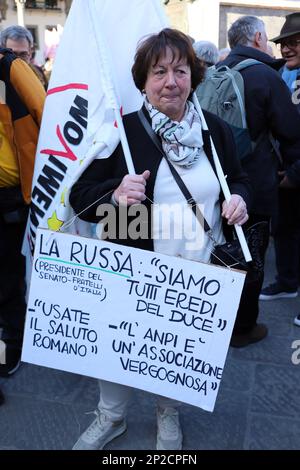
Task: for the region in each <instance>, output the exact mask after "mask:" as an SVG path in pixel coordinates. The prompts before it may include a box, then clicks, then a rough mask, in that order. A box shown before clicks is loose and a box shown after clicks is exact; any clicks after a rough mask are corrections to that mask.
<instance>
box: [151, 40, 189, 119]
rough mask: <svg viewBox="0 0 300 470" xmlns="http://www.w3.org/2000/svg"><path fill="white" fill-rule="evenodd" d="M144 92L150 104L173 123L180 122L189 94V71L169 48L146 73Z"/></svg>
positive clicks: (183, 61) (182, 60) (184, 61)
mask: <svg viewBox="0 0 300 470" xmlns="http://www.w3.org/2000/svg"><path fill="white" fill-rule="evenodd" d="M145 91H146V95H147V98H148V100H149V101H150V103H151V104H152V105H153V106H154V107H155V108H157V109H158V110H159V111H161V112H162V113H164V114H165V115H166V116H168V117H169V118H170V119H172V120H173V121H181V119H182V118H183V115H184V111H185V103H186V100H187V98H188V96H189V95H190V93H191V69H190V66H189V65H188V64H187V62H186V60H185V59H183V58H181V59H180V60H179V55H178V54H177V55H175V57H174V60H173V53H172V51H171V49H170V48H169V47H167V49H166V54H165V56H163V57H160V58H159V60H158V62H157V64H155V65H152V66H151V67H150V70H149V72H148V77H147V81H146V84H145Z"/></svg>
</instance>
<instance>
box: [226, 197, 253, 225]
mask: <svg viewBox="0 0 300 470" xmlns="http://www.w3.org/2000/svg"><path fill="white" fill-rule="evenodd" d="M222 217H225V219H227V220H228V225H233V224H238V225H243V224H244V223H245V222H247V220H248V219H249V216H248V213H247V206H246V203H245V201H244V199H243V198H242V196H239V195H238V194H232V195H231V199H230V201H229V203H228V202H226V201H224V202H223V204H222Z"/></svg>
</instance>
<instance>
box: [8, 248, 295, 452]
mask: <svg viewBox="0 0 300 470" xmlns="http://www.w3.org/2000/svg"><path fill="white" fill-rule="evenodd" d="M273 272H274V260H273V250H272V247H271V249H270V250H269V253H268V262H267V273H266V283H268V281H272V280H273V275H272V273H273ZM299 310H300V300H299V298H296V299H289V300H277V301H273V302H270V301H269V302H261V311H262V313H261V317H260V319H261V320H263V321H264V322H265V323H266V324H267V325H268V327H269V336H268V337H267V338H266V339H265V340H264V341H262V342H261V343H258V344H254V345H251V346H248V347H247V348H244V349H232V348H230V350H229V354H228V358H227V362H226V368H225V371H224V375H223V380H222V383H221V387H220V392H219V395H218V399H217V403H216V407H215V411H214V412H213V413H208V412H205V411H202V410H200V409H199V408H196V407H192V406H189V405H183V406H182V408H181V417H182V418H181V421H182V427H183V432H184V449H187V450H188V449H193V450H196V449H197V450H202V449H208V450H220V449H224V450H228V449H231V450H246V449H250V450H254V449H257V450H261V449H264V450H274V449H293V450H299V449H300V393H299V386H300V364H299V365H293V364H292V362H291V355H292V352H293V350H292V349H291V344H292V342H293V341H294V340H296V339H298V340H300V328H299V327H295V326H293V318H294V316H295V315H296V314H297V313H298V312H299ZM0 388H1V389H2V390H3V392H4V393H5V396H6V403H5V404H4V405H2V406H1V407H0V450H5V449H6V450H17V449H31V450H37V449H40V450H54V449H60V450H63V449H70V448H71V447H72V445H73V443H74V442H75V441H76V439H77V437H78V436H79V435H80V433H81V432H82V431H83V430H84V429H85V428H86V426H87V425H88V424H89V423H90V422H91V421H92V420H93V419H94V417H93V415H90V414H86V412H88V411H91V410H93V409H94V408H95V406H96V403H97V399H98V386H97V382H96V380H94V379H90V378H87V377H82V376H79V375H75V374H70V373H66V372H61V371H57V370H51V369H46V368H44V367H38V366H34V365H29V364H23V365H22V367H21V368H20V369H19V370H18V372H16V374H15V375H14V376H13V377H11V378H9V379H3V378H2V379H0ZM154 410H155V405H154V399H153V396H151V395H150V394H147V393H144V392H141V391H137V392H135V396H134V400H133V401H132V403H131V406H130V408H129V416H128V431H127V433H126V434H125V435H124V436H122V437H120V438H118V439H116V440H115V441H113V442H112V443H110V444H108V445H107V446H106V449H111V450H113V449H114V450H116V449H122V450H125V449H126V450H138V449H143V450H150V449H155V441H156V419H155V411H154Z"/></svg>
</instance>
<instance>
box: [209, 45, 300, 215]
mask: <svg viewBox="0 0 300 470" xmlns="http://www.w3.org/2000/svg"><path fill="white" fill-rule="evenodd" d="M249 58H252V59H256V60H259V61H260V62H262V64H259V65H252V66H251V67H248V68H246V69H244V70H242V71H241V74H242V76H243V79H244V85H245V107H246V118H247V124H248V127H249V132H250V135H251V139H252V140H254V141H256V140H257V139H258V137H259V136H261V135H263V133H264V132H265V133H266V134H267V132H268V131H271V132H272V135H273V136H274V138H275V139H276V140H277V141H278V142H279V144H280V151H281V154H282V157H283V164H284V169H286V170H287V176H288V178H289V179H290V181H291V182H292V183H294V184H297V185H299V184H300V160H299V158H300V116H299V115H298V113H297V110H296V108H295V106H294V105H293V103H292V102H291V97H290V93H289V89H288V87H287V86H286V84H285V83H284V81H283V80H282V78H281V77H280V75H279V73H278V70H279V69H280V67H282V64H283V61H282V60H276V59H273V58H272V57H270V56H269V55H267V54H264V53H263V52H261V51H259V50H257V49H255V48H253V47H246V46H237V47H235V48H234V49H232V51H231V53H230V54H229V55H228V57H227V58H226V59H225V60H224V61H223V62H221V63H220V64H222V65H227V66H228V67H233V66H234V65H236V64H238V63H239V62H241V61H242V60H245V59H249ZM220 64H218V65H220ZM278 163H279V161H278V158H277V157H276V155H275V154H274V152H273V149H272V145H271V143H270V141H269V139H268V138H265V139H263V140H262V142H261V143H260V144H259V145H257V147H256V148H255V150H254V152H253V153H252V154H250V155H249V156H248V157H246V159H245V160H243V163H242V164H243V169H244V170H245V171H246V172H247V173H248V175H249V177H250V181H251V184H252V186H253V189H254V201H253V206H252V213H256V214H264V215H271V214H272V213H274V212H275V210H276V200H277V187H278V177H277V170H278Z"/></svg>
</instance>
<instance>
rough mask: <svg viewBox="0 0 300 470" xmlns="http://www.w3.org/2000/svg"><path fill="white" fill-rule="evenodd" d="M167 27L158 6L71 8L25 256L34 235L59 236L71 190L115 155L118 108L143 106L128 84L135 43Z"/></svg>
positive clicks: (122, 3)
mask: <svg viewBox="0 0 300 470" xmlns="http://www.w3.org/2000/svg"><path fill="white" fill-rule="evenodd" d="M166 26H167V20H166V18H165V16H164V12H163V9H162V5H161V0H130V1H128V0H114V1H112V0H74V1H73V4H72V7H71V10H70V13H69V16H68V19H67V22H66V25H65V28H64V32H63V36H62V40H61V43H60V45H59V48H58V52H57V56H56V59H55V64H54V69H53V71H52V75H51V80H50V84H49V90H48V93H47V99H46V104H45V108H44V114H43V120H42V125H41V131H40V137H39V143H38V148H37V154H36V164H35V172H34V177H33V189H32V207H31V211H30V217H29V222H28V227H27V233H26V236H25V240H24V252H25V253H27V254H28V252H29V251H31V252H32V248H33V246H34V241H35V235H36V230H37V227H43V228H49V229H52V230H59V229H60V228H61V227H62V225H63V224H64V222H66V221H67V220H68V219H69V218H70V216H71V211H70V208H69V206H68V202H67V198H66V194H67V193H68V190H69V188H70V186H71V185H72V183H73V182H74V180H76V179H77V178H78V176H79V175H80V174H81V173H82V171H83V170H84V169H85V168H86V167H87V166H88V165H89V164H90V162H91V160H92V159H93V158H95V157H97V158H101V157H102V158H105V157H108V156H109V155H110V154H111V153H112V152H113V151H114V149H115V148H116V146H117V144H118V143H119V139H120V138H119V130H118V128H117V126H116V123H115V114H114V107H115V106H116V103H117V106H118V109H120V110H121V112H122V113H123V114H128V113H130V112H132V111H136V110H137V109H139V108H140V106H141V95H140V92H139V91H138V90H137V89H136V88H135V85H134V83H133V80H132V77H131V67H132V64H133V59H134V54H135V50H136V46H137V43H138V41H139V40H140V39H141V38H142V37H144V36H145V35H147V34H150V33H155V32H158V31H160V30H161V29H162V28H164V27H166ZM113 85H114V87H113ZM113 88H114V89H113ZM108 91H109V92H111V91H114V92H115V93H116V96H117V100H116V102H114V100H112V99H111V93H108ZM73 232H74V230H73Z"/></svg>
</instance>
